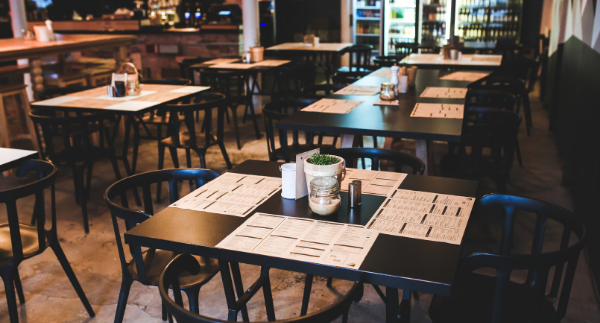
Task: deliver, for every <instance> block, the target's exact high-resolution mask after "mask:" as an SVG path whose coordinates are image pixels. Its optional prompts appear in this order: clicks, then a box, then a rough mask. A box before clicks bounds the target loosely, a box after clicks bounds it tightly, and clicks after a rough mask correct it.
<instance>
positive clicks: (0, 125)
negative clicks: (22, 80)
mask: <svg viewBox="0 0 600 323" xmlns="http://www.w3.org/2000/svg"><path fill="white" fill-rule="evenodd" d="M9 98H12V99H13V100H14V102H15V105H16V106H17V107H18V108H17V110H16V111H17V115H16V116H17V117H18V118H19V119H20V122H21V124H22V127H23V128H25V127H27V130H28V131H29V133H28V134H20V135H11V133H10V132H11V131H10V128H9V125H8V121H9V119H13V116H11V115H9V113H8V111H7V106H6V105H5V104H4V102H5V100H4V99H9ZM18 101H20V104H19V103H17V102H18ZM19 109H20V110H21V111H19ZM29 109H30V108H29V99H28V98H27V86H26V85H25V84H17V85H5V86H0V146H2V147H10V146H11V145H10V143H11V141H12V140H15V139H30V140H31V142H32V143H33V147H34V149H35V150H38V145H37V141H36V140H35V137H34V136H35V128H34V127H33V123H32V122H31V119H29V117H28V116H29Z"/></svg>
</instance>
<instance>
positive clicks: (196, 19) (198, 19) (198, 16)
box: [194, 2, 202, 27]
mask: <svg viewBox="0 0 600 323" xmlns="http://www.w3.org/2000/svg"><path fill="white" fill-rule="evenodd" d="M201 24H202V9H200V3H199V2H196V11H194V27H198V26H200V25H201Z"/></svg>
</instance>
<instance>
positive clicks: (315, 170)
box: [304, 156, 346, 192]
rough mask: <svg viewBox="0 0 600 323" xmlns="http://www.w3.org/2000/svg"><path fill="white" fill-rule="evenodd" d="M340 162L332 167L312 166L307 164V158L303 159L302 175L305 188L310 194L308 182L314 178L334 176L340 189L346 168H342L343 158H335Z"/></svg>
mask: <svg viewBox="0 0 600 323" xmlns="http://www.w3.org/2000/svg"><path fill="white" fill-rule="evenodd" d="M335 157H337V158H339V159H340V161H339V162H338V163H336V164H333V165H313V164H311V163H309V162H308V158H306V159H304V175H305V176H306V187H307V189H308V191H309V192H310V181H312V180H313V178H315V177H324V176H335V177H336V178H337V180H338V184H339V185H340V187H342V180H344V176H346V167H344V158H342V157H339V156H335Z"/></svg>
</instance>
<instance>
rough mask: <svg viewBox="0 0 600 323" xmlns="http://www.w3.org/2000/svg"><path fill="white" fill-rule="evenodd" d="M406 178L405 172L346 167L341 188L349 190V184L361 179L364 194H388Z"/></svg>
mask: <svg viewBox="0 0 600 323" xmlns="http://www.w3.org/2000/svg"><path fill="white" fill-rule="evenodd" d="M405 178H406V174H404V173H395V172H384V171H373V170H366V169H356V168H346V176H345V177H344V180H343V181H342V184H341V187H340V190H341V191H344V192H345V191H348V184H350V183H352V181H355V180H360V181H361V182H362V184H361V191H362V194H370V195H380V196H388V193H389V192H390V191H392V190H394V189H395V188H396V187H398V186H400V184H402V181H404V179H405Z"/></svg>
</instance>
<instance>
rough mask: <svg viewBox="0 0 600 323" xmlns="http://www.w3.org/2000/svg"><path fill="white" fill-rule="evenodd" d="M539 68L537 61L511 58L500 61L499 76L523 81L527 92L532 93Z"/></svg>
mask: <svg viewBox="0 0 600 323" xmlns="http://www.w3.org/2000/svg"><path fill="white" fill-rule="evenodd" d="M539 68H540V62H539V61H538V60H537V59H531V58H517V57H511V58H507V59H505V60H503V61H502V70H501V74H502V75H504V76H508V77H515V78H518V79H521V80H523V81H525V82H526V86H527V90H528V92H532V91H533V87H534V86H535V82H536V80H537V75H538V72H539Z"/></svg>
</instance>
